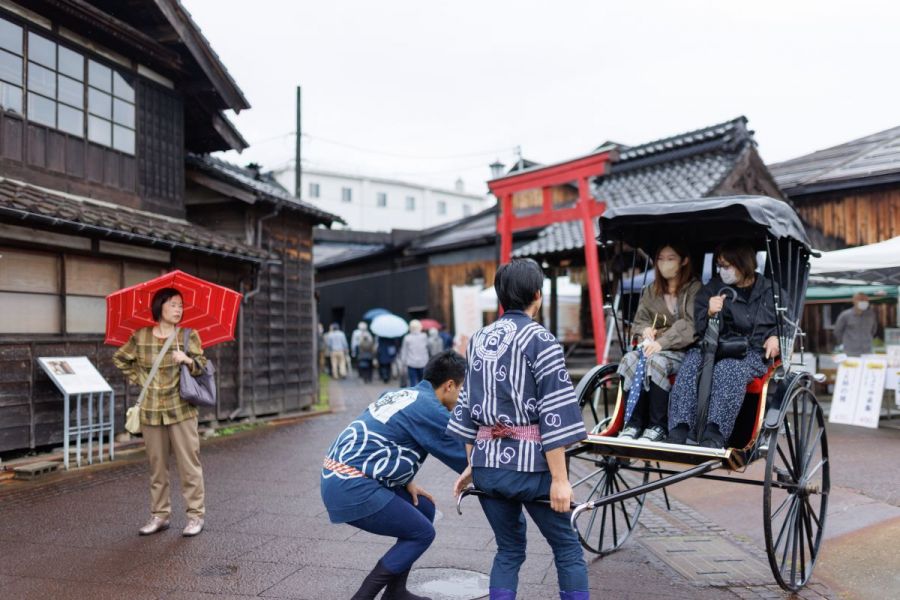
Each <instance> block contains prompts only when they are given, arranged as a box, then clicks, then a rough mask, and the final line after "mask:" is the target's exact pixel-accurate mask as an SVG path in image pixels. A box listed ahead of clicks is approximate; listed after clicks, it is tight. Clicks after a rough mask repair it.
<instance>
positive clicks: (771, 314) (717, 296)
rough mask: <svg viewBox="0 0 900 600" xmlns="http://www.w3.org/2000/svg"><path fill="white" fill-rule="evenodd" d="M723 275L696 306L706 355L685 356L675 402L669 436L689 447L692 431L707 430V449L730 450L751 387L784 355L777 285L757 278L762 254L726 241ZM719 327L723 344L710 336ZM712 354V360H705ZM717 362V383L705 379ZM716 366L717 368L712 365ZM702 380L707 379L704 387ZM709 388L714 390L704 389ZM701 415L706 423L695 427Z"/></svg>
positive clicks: (719, 256) (720, 259)
mask: <svg viewBox="0 0 900 600" xmlns="http://www.w3.org/2000/svg"><path fill="white" fill-rule="evenodd" d="M715 261H716V265H717V266H718V270H719V274H718V276H717V277H713V278H712V280H710V282H709V283H707V284H706V285H705V286H703V288H701V290H700V292H698V293H697V298H696V299H695V301H694V322H695V325H696V328H697V333H698V335H700V336H701V337H703V338H704V350H701V349H700V348H694V349H692V350H690V351H689V352H688V353H687V354H686V355H685V357H684V362H683V363H682V365H681V369H680V370H679V372H678V377H677V378H676V380H675V385H674V386H673V388H672V395H671V398H670V401H669V437H668V439H667V440H666V441H668V442H670V443H674V444H683V443H685V441H686V440H687V437H688V433H690V431H691V427H692V426H695V427H696V429H697V430H698V431H702V435H701V436H698V437H699V440H698V441H699V443H700V445H701V446H705V447H708V448H724V447H725V444H726V443H727V442H728V438H729V437H730V436H731V432H732V430H733V429H734V422H735V420H736V419H737V416H738V413H739V412H740V409H741V404H742V403H743V401H744V393H745V390H746V387H747V384H748V383H749V382H750V381H752V380H753V379H754V378H755V377H759V376H761V375H763V374H764V373H765V372H766V364H765V361H767V360H769V359H770V358H775V357H777V356H778V354H779V347H778V337H777V335H776V321H775V306H774V301H773V297H772V296H773V293H772V285H771V283H770V282H769V279H768V278H766V277H759V276H758V275H757V273H756V268H757V264H756V253H755V252H754V250H753V247H752V246H751V245H750V244H748V243H744V242H740V241H734V242H725V243H723V244H722V245H720V246H719V247H718V248H717V249H716V253H715ZM716 328H719V335H718V339H717V340H710V339H709V338H710V336H708V335H707V334H708V333H710V331H708V330H711V331H713V332H715V330H716ZM705 354H708V356H704V355H705ZM707 358H708V359H709V361H713V360H714V361H715V362H714V366H713V367H712V377H711V379H707V378H701V377H700V374H701V371H702V368H703V365H704V361H706V360H707ZM710 364H713V363H710ZM699 379H707V381H708V383H707V384H706V385H704V386H700V385H698V380H699ZM705 387H708V388H709V389H702V388H705ZM707 394H708V396H709V403H708V410H707V414H706V416H705V418H703V415H702V413H703V411H698V406H699V405H700V401H698V399H699V398H700V396H701V395H703V396H706V395H707ZM698 412H699V413H700V414H701V420H703V421H705V422H702V423H700V422H698V423H695V420H697V416H698Z"/></svg>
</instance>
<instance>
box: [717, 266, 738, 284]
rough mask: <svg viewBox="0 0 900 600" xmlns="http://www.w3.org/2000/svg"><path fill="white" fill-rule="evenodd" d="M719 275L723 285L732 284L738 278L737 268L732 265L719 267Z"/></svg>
mask: <svg viewBox="0 0 900 600" xmlns="http://www.w3.org/2000/svg"><path fill="white" fill-rule="evenodd" d="M719 277H721V278H722V283H724V284H725V285H734V284H735V283H737V280H738V276H737V269H735V268H734V267H727V268H724V269H719Z"/></svg>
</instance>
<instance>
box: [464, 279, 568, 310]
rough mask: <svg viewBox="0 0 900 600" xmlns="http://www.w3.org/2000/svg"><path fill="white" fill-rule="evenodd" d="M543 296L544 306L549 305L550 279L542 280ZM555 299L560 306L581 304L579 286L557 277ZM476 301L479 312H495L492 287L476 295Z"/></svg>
mask: <svg viewBox="0 0 900 600" xmlns="http://www.w3.org/2000/svg"><path fill="white" fill-rule="evenodd" d="M541 293H542V294H543V296H544V306H549V305H550V279H548V278H546V277H545V278H544V287H543V289H542V290H541ZM556 297H557V299H558V300H559V303H560V304H565V303H577V304H581V286H580V285H579V284H577V283H575V282H573V281H572V280H571V279H569V277H568V276H565V277H558V278H557V279H556ZM478 301H479V304H480V305H481V310H482V311H484V312H496V311H497V292H496V291H495V290H494V286H488V287H486V288H484V289H483V290H481V292H479V294H478Z"/></svg>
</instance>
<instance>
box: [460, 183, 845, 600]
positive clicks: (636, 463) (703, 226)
mask: <svg viewBox="0 0 900 600" xmlns="http://www.w3.org/2000/svg"><path fill="white" fill-rule="evenodd" d="M676 235H677V239H679V240H683V241H686V242H687V243H688V244H689V246H690V249H691V253H692V256H693V257H696V258H698V259H702V260H695V261H694V264H698V263H700V264H702V263H703V262H705V263H706V265H707V270H709V269H711V261H712V252H713V250H714V248H715V247H716V246H717V245H718V244H720V243H721V242H722V241H724V240H728V239H735V238H740V239H743V240H747V241H749V242H750V243H752V244H753V245H754V247H755V249H756V250H757V251H758V252H759V253H760V254H758V257H759V258H760V259H761V260H760V261H759V262H760V268H761V270H762V276H764V277H768V278H769V279H770V281H771V282H772V284H773V285H772V289H773V296H774V298H773V300H774V305H775V307H776V321H777V335H778V338H779V342H780V349H781V356H780V359H779V360H777V361H773V362H772V363H770V365H769V368H768V371H767V372H766V374H765V375H763V376H762V377H760V378H758V379H756V380H754V381H752V382H751V383H750V384H749V385H748V386H747V390H746V393H745V397H744V402H743V405H742V408H741V410H740V413H739V415H738V418H737V421H736V424H735V427H734V431H733V433H732V435H731V437H730V438H729V439H728V440H727V442H726V444H725V448H724V449H713V448H706V447H701V446H697V445H689V444H670V443H666V442H651V441H647V440H640V439H625V438H619V437H617V434H618V433H619V432H620V431H621V429H622V428H623V426H624V420H625V410H626V408H625V404H626V400H627V394H625V393H623V389H622V380H621V377H620V376H619V375H618V373H617V372H616V371H617V368H618V363H613V364H605V365H598V366H596V367H594V368H593V369H592V370H590V371H589V372H588V373H587V374H586V375H585V376H584V377H583V378H582V379H581V381H580V382H579V384H578V386H577V387H576V393H577V396H578V399H579V403H580V406H581V408H582V414H583V416H584V419H585V424H586V426H587V429H588V438H587V439H586V440H584V441H583V442H581V443H578V444H576V445H574V446H573V447H571V448H569V449H568V450H567V458H568V461H569V464H570V469H569V472H570V478H571V483H572V487H573V489H574V491H575V497H576V499H577V500H579V501H580V503H578V504H573V511H572V517H571V522H572V526H573V528H574V529H575V530H576V531H577V532H578V536H579V539H580V541H581V543H582V545H583V546H584V547H585V548H586V549H587V550H589V551H591V552H594V553H596V554H600V555H606V554H609V553H610V552H613V551H615V550H617V549H618V548H620V547H621V546H622V545H623V544H624V543H625V542H626V540H628V538H629V537H630V535H631V534H632V532H633V531H634V530H635V528H636V527H637V524H638V520H639V518H640V514H641V511H642V509H643V507H644V503H645V499H646V495H647V494H648V493H649V492H652V491H655V490H660V489H662V490H663V493H665V488H666V487H667V486H669V485H672V484H674V483H677V482H679V481H683V480H686V479H690V478H701V479H708V480H714V481H726V482H733V483H740V484H745V485H755V486H759V487H762V490H763V522H762V525H763V531H764V536H765V549H766V554H767V556H768V561H769V565H770V567H771V570H772V574H773V576H774V578H775V581H776V582H777V583H778V584H779V585H780V586H781V587H782V588H783V589H785V590H787V591H797V590H799V589H800V588H802V587H803V586H804V585H805V584H806V583H807V582H808V581H809V578H810V576H811V575H812V571H813V568H814V566H815V563H816V560H817V558H818V556H819V551H820V548H821V544H822V539H823V534H824V529H825V520H826V512H827V505H828V494H829V491H830V479H829V463H828V441H827V436H826V432H825V418H824V415H823V412H822V408H821V407H820V405H819V403H818V401H817V399H816V396H815V391H814V382H815V381H816V376H815V375H814V374H812V373H809V372H805V371H802V370H800V369H799V367H800V366H802V365H798V364H794V362H793V357H794V355H795V353H796V352H795V350H799V351H800V352H801V353H802V350H803V349H802V342H803V332H802V331H801V329H800V317H801V314H802V311H803V300H804V297H805V295H806V286H807V279H808V276H809V257H810V256H811V254H812V250H811V249H810V244H809V240H808V238H807V236H806V233H805V231H804V229H803V226H802V224H801V222H800V219H799V217H798V216H797V214H796V213H795V212H794V210H793V209H792V208H791V207H790V205H788V204H787V203H785V202H783V201H781V200H776V199H773V198H768V197H763V196H733V197H717V198H706V199H698V200H684V201H678V202H666V203H658V204H644V205H635V206H624V207H613V208H609V209H607V211H606V212H605V213H604V215H603V216H602V217H601V218H600V238H599V241H600V250H601V253H602V258H603V263H602V264H604V265H605V268H604V269H603V270H604V272H605V276H606V280H607V281H606V284H605V290H606V293H607V294H608V295H609V296H610V297H609V301H610V304H609V306H608V310H609V309H610V308H612V309H613V310H612V316H613V323H614V325H612V326H611V331H612V330H613V329H614V334H615V337H616V339H617V341H618V345H619V348H620V350H621V352H622V353H623V354H624V353H625V352H626V351H628V350H630V349H631V348H632V347H633V340H632V332H631V331H630V326H631V323H630V316H631V315H633V314H634V307H633V306H629V305H628V304H629V303H631V302H636V301H637V294H634V293H626V294H622V292H623V291H627V290H629V289H630V290H631V291H633V290H634V289H637V288H639V286H642V285H643V284H646V281H647V274H648V273H650V272H652V252H653V249H654V248H655V247H656V245H657V244H658V243H659V242H660V241H661V240H668V239H673V237H675V236H676ZM697 275H698V276H699V275H700V273H697ZM642 279H643V281H642ZM613 290H615V293H611V291H613ZM622 298H627V300H622ZM620 300H621V302H620ZM634 333H637V332H634ZM699 401H700V409H699V410H698V412H700V411H702V409H703V406H704V403H705V402H708V397H707V398H703V397H701V398H700V399H699ZM756 461H765V472H764V475H763V477H762V479H761V480H758V479H751V478H747V477H738V476H736V475H738V474H740V473H743V472H744V471H745V470H746V469H747V467H748V466H749V465H751V464H752V463H755V462H756ZM466 493H473V494H478V493H479V492H478V491H477V490H467V492H464V494H466ZM459 500H460V501H461V500H462V496H460V499H459ZM666 504H667V505H668V497H667V496H666Z"/></svg>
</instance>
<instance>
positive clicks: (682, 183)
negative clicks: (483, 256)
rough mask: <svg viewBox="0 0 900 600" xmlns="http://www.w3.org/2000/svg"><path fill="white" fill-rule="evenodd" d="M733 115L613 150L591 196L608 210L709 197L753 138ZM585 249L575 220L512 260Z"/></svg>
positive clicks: (547, 233) (557, 225) (556, 225)
mask: <svg viewBox="0 0 900 600" xmlns="http://www.w3.org/2000/svg"><path fill="white" fill-rule="evenodd" d="M746 125H747V119H746V118H745V117H738V118H737V119H733V120H731V121H727V122H725V123H719V124H717V125H713V126H710V127H705V128H703V129H697V130H695V131H689V132H687V133H682V134H680V135H675V136H671V137H667V138H663V139H659V140H655V141H652V142H648V143H646V144H641V145H638V146H621V145H619V146H618V150H619V156H618V159H617V160H616V161H615V162H614V163H612V165H611V166H610V171H609V174H608V175H604V176H602V177H598V178H596V179H595V180H594V181H593V183H592V193H593V195H594V197H595V198H598V199H600V200H602V201H603V202H606V203H607V205H608V206H628V205H634V204H649V203H654V202H666V201H672V200H677V199H679V198H702V197H705V196H709V195H711V194H713V193H714V192H715V190H716V189H717V188H718V187H719V186H720V185H721V184H722V182H723V181H724V180H725V178H726V177H727V176H728V175H729V174H730V173H731V172H732V171H733V170H734V168H735V166H736V165H737V163H738V161H739V160H740V159H741V157H742V156H743V155H744V152H745V151H747V149H748V148H751V147H753V144H754V142H753V134H752V132H750V131H748V130H747V127H746ZM583 247H584V235H583V232H582V229H581V224H580V222H577V221H574V222H569V223H554V224H553V225H550V226H548V227H546V228H545V229H544V230H543V231H541V233H540V234H539V236H538V238H537V239H536V240H534V241H533V242H530V243H529V244H526V245H525V246H522V247H521V248H518V249H517V250H515V251H514V252H513V255H514V256H547V255H551V254H557V253H561V252H568V251H571V250H576V249H578V248H583Z"/></svg>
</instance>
